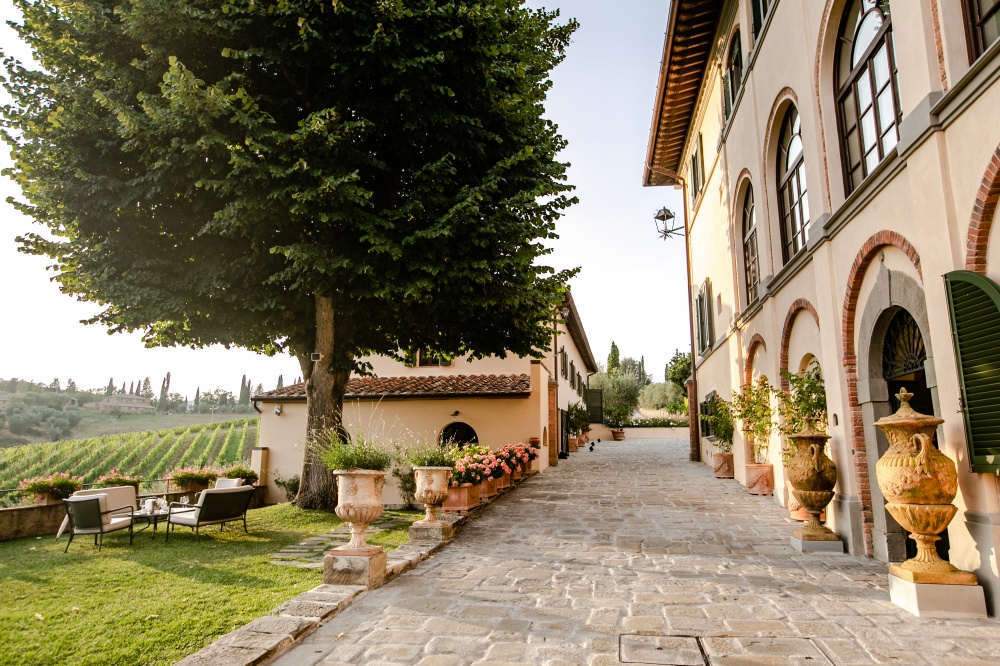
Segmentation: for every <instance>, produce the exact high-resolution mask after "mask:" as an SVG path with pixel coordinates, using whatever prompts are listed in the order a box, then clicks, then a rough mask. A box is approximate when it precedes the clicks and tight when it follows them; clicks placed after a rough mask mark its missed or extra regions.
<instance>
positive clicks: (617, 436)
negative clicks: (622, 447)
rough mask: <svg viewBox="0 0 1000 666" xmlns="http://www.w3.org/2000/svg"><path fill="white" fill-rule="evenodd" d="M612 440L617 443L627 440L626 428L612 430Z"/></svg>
mask: <svg viewBox="0 0 1000 666" xmlns="http://www.w3.org/2000/svg"><path fill="white" fill-rule="evenodd" d="M611 439H613V440H615V441H616V442H620V441H622V440H623V439H625V429H624V428H612V429H611Z"/></svg>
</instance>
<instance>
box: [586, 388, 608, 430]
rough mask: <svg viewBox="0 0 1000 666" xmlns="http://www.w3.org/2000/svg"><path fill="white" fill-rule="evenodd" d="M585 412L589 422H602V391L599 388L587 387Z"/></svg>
mask: <svg viewBox="0 0 1000 666" xmlns="http://www.w3.org/2000/svg"><path fill="white" fill-rule="evenodd" d="M586 400H587V414H589V415H590V422H591V423H604V393H603V392H602V391H601V389H587V397H586Z"/></svg>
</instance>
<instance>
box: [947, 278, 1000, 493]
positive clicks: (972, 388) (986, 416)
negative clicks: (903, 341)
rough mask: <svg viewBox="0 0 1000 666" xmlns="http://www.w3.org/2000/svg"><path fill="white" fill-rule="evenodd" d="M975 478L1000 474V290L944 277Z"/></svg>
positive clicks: (984, 283)
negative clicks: (989, 474) (976, 473)
mask: <svg viewBox="0 0 1000 666" xmlns="http://www.w3.org/2000/svg"><path fill="white" fill-rule="evenodd" d="M944 280H945V289H946V291H947V292H948V308H949V310H950V311H951V331H952V341H953V342H954V345H955V358H956V361H957V364H958V379H959V384H960V388H961V391H962V411H963V413H964V416H965V438H966V441H967V442H968V446H969V461H970V462H971V465H972V471H973V472H992V473H996V472H1000V329H998V328H997V321H998V320H1000V286H998V285H997V284H996V283H995V282H993V281H992V280H990V279H989V278H986V277H984V276H982V275H979V274H978V273H973V272H971V271H953V272H951V273H948V274H946V275H945V276H944Z"/></svg>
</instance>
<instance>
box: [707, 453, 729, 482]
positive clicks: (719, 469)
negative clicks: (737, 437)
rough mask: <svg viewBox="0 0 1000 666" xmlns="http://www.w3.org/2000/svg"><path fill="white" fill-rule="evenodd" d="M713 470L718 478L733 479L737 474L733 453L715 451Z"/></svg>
mask: <svg viewBox="0 0 1000 666" xmlns="http://www.w3.org/2000/svg"><path fill="white" fill-rule="evenodd" d="M712 471H713V472H715V478H717V479H731V478H733V476H735V467H734V466H733V454H732V453H713V454H712Z"/></svg>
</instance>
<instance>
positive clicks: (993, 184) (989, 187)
mask: <svg viewBox="0 0 1000 666" xmlns="http://www.w3.org/2000/svg"><path fill="white" fill-rule="evenodd" d="M998 201H1000V146H997V149H996V150H995V151H993V156H992V157H991V158H990V163H989V164H988V165H987V167H986V173H984V174H983V180H982V182H981V183H980V184H979V192H977V193H976V202H975V203H974V204H973V206H972V218H971V219H970V221H969V235H968V241H967V243H966V247H965V270H967V271H975V272H976V273H979V274H980V275H985V274H986V251H987V249H988V248H989V243H990V228H991V227H992V226H993V218H994V216H996V212H997V202H998Z"/></svg>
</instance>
